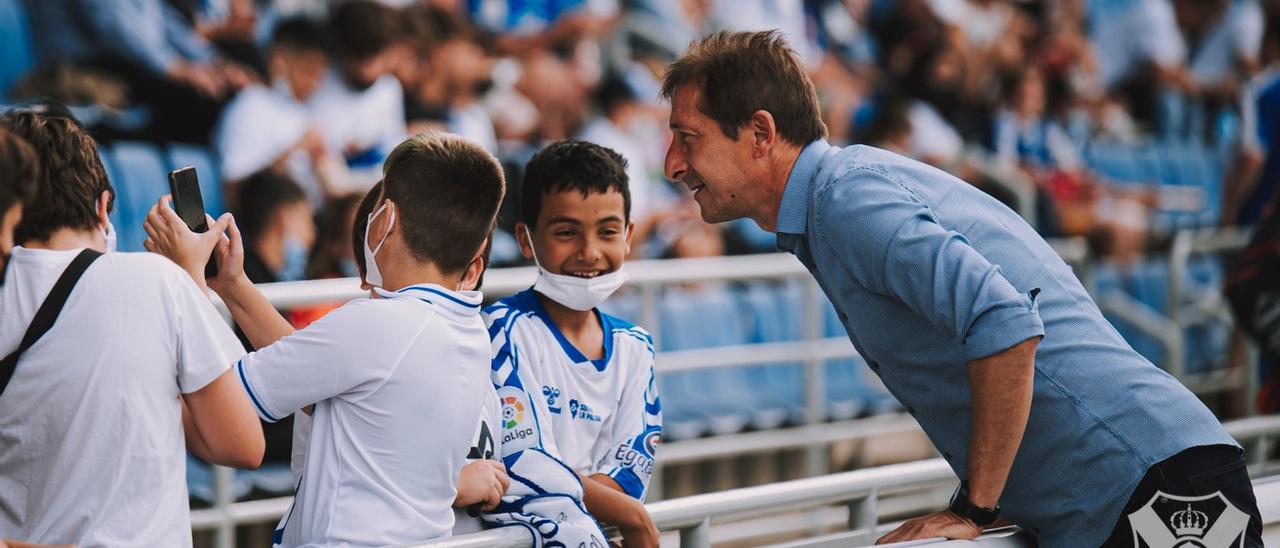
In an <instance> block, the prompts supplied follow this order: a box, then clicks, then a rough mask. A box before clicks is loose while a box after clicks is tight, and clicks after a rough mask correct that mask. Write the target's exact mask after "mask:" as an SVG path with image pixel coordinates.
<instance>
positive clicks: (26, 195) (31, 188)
mask: <svg viewBox="0 0 1280 548" xmlns="http://www.w3.org/2000/svg"><path fill="white" fill-rule="evenodd" d="M39 161H40V160H39V159H38V158H36V152H35V150H32V148H31V145H29V144H27V142H26V141H25V140H23V139H22V138H21V137H18V136H17V135H14V134H12V133H10V132H9V131H8V130H3V129H0V285H4V277H5V274H6V273H7V272H8V263H9V253H10V252H11V251H12V250H13V231H14V229H15V228H17V226H18V222H19V221H21V220H22V204H23V203H26V202H30V201H31V198H32V197H33V196H35V193H36V178H37V177H38V176H39V174H40V164H39Z"/></svg>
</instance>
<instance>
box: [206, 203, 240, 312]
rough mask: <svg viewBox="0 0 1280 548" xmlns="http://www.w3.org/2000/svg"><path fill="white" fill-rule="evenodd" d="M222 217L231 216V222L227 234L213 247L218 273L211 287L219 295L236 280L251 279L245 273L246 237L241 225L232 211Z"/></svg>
mask: <svg viewBox="0 0 1280 548" xmlns="http://www.w3.org/2000/svg"><path fill="white" fill-rule="evenodd" d="M222 217H226V218H230V222H229V223H227V227H226V228H227V236H223V237H220V238H218V244H217V246H215V247H214V248H213V252H214V253H216V254H217V255H216V256H217V258H218V274H217V275H215V276H214V277H213V279H212V280H209V287H211V288H212V289H213V290H214V291H217V292H218V294H219V295H222V294H223V293H224V291H223V290H224V289H225V288H227V287H230V286H231V285H232V284H234V283H236V282H240V281H245V282H247V281H249V279H248V278H247V277H246V276H245V275H244V237H243V236H241V235H240V227H239V226H238V225H236V220H235V218H234V217H232V216H231V214H230V213H225V214H223V215H222ZM219 234H222V233H221V232H219Z"/></svg>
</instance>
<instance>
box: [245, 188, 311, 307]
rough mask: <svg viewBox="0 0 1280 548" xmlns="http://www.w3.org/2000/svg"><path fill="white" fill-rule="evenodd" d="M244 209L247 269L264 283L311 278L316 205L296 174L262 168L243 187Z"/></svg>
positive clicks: (246, 273) (249, 273)
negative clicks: (292, 175)
mask: <svg viewBox="0 0 1280 548" xmlns="http://www.w3.org/2000/svg"><path fill="white" fill-rule="evenodd" d="M239 204H240V206H239V213H238V215H237V217H238V218H239V219H241V221H240V225H241V229H242V230H243V231H244V236H245V250H244V273H245V275H246V276H248V278H249V281H251V282H253V283H255V284H260V283H273V282H296V281H298V280H303V279H306V275H307V259H308V258H309V257H310V256H311V245H312V244H314V243H315V239H316V227H315V221H314V217H315V210H314V209H312V207H311V202H309V201H308V200H307V195H306V194H305V193H304V192H303V191H302V188H300V187H299V186H298V184H297V183H295V182H294V181H293V180H292V179H290V178H289V177H288V176H286V175H281V174H279V173H276V172H273V171H260V172H258V173H256V174H254V175H253V176H251V177H249V178H248V179H246V180H245V183H244V184H243V185H242V186H241V188H240V200H239Z"/></svg>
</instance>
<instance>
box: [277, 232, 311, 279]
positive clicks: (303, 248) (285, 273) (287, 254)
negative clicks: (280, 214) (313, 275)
mask: <svg viewBox="0 0 1280 548" xmlns="http://www.w3.org/2000/svg"><path fill="white" fill-rule="evenodd" d="M310 254H311V250H309V249H307V244H304V243H302V240H299V239H298V238H295V237H293V236H285V238H284V262H283V264H282V265H281V266H280V272H279V273H277V274H276V277H277V278H279V279H280V281H282V282H296V281H298V280H301V279H304V278H306V277H307V258H308V257H309V256H310Z"/></svg>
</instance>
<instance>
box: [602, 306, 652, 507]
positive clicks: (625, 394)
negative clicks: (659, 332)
mask: <svg viewBox="0 0 1280 548" xmlns="http://www.w3.org/2000/svg"><path fill="white" fill-rule="evenodd" d="M627 331H628V334H627V335H626V336H632V337H636V338H643V339H644V340H645V341H646V342H647V345H646V347H645V348H644V349H642V350H639V351H638V352H635V353H634V354H633V355H632V356H631V358H632V359H634V360H635V361H636V362H637V363H636V367H633V368H631V370H630V373H631V376H630V378H629V379H628V380H627V382H626V384H625V388H623V391H622V398H621V400H620V401H619V402H618V409H617V411H616V412H615V413H613V414H612V415H610V416H609V418H608V419H607V420H606V421H605V424H604V426H603V429H602V431H601V440H600V442H601V443H600V444H598V445H597V446H604V447H606V448H607V449H606V451H605V452H604V454H603V455H602V457H601V458H600V460H599V461H598V462H597V463H596V465H595V468H594V469H593V470H592V471H591V473H593V474H606V475H608V476H609V477H610V478H613V480H614V481H616V482H618V485H619V486H620V487H622V489H623V490H624V491H626V493H627V494H628V495H631V496H632V497H634V498H636V499H638V500H644V496H645V493H646V492H647V491H648V488H649V480H650V478H652V477H653V467H654V459H655V458H656V457H657V449H658V443H659V442H660V440H661V437H662V402H661V400H660V399H659V398H658V390H657V383H656V382H655V377H654V373H653V362H654V352H653V339H652V338H651V337H650V336H649V334H648V333H646V332H644V331H643V330H641V329H639V328H631V329H629V330H627ZM632 333H634V334H632Z"/></svg>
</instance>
